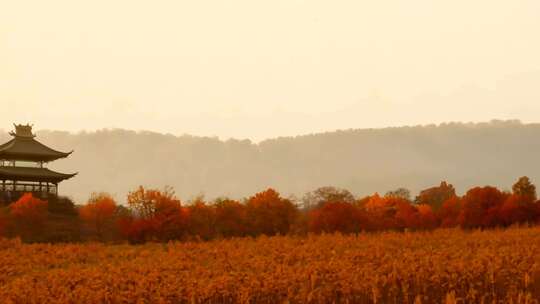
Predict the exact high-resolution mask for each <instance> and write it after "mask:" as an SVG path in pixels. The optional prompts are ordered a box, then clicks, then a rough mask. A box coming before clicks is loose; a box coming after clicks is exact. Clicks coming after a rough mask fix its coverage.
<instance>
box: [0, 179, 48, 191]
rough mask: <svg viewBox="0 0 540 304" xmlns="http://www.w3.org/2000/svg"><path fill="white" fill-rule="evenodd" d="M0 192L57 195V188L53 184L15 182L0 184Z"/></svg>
mask: <svg viewBox="0 0 540 304" xmlns="http://www.w3.org/2000/svg"><path fill="white" fill-rule="evenodd" d="M0 191H1V192H34V193H37V192H40V193H51V194H57V193H58V187H57V186H56V185H55V184H46V183H41V184H39V183H22V182H17V183H15V184H13V183H2V182H0Z"/></svg>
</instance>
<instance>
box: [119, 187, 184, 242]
mask: <svg viewBox="0 0 540 304" xmlns="http://www.w3.org/2000/svg"><path fill="white" fill-rule="evenodd" d="M127 203H128V206H129V208H130V209H131V211H132V213H131V217H129V218H125V217H124V218H122V219H121V220H120V221H119V223H120V225H121V231H122V232H123V233H124V234H125V235H126V236H127V237H128V239H129V240H130V241H133V242H144V241H147V240H160V241H167V240H173V239H180V238H182V237H183V236H184V235H185V234H186V228H187V222H188V216H189V214H188V211H187V210H186V209H185V208H183V207H182V205H181V203H180V200H179V199H177V198H176V196H175V194H174V191H173V190H172V189H171V188H168V187H166V188H165V189H164V190H163V191H160V190H155V189H145V188H144V187H142V186H140V187H139V188H138V189H137V190H135V191H133V192H130V193H129V194H128V197H127Z"/></svg>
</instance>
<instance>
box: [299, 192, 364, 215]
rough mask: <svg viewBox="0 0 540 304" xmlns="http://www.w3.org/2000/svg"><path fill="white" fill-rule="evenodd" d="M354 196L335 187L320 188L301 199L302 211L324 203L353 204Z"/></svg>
mask: <svg viewBox="0 0 540 304" xmlns="http://www.w3.org/2000/svg"><path fill="white" fill-rule="evenodd" d="M354 200H355V199H354V195H352V193H351V192H349V190H346V189H341V188H336V187H320V188H318V189H316V190H314V191H311V192H308V193H306V194H305V195H304V197H303V198H302V203H303V209H305V210H310V209H313V208H318V207H321V206H322V205H323V204H325V203H326V202H345V203H351V204H352V203H353V202H354Z"/></svg>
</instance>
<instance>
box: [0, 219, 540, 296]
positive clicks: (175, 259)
mask: <svg viewBox="0 0 540 304" xmlns="http://www.w3.org/2000/svg"><path fill="white" fill-rule="evenodd" d="M538 299H540V228H511V229H507V230H490V231H462V230H435V231H434V232H410V233H409V232H405V233H397V232H388V233H380V234H359V235H339V234H335V235H319V236H315V235H313V236H308V237H291V236H278V237H269V238H267V237H260V238H257V239H250V238H243V239H230V240H216V241H211V242H188V243H168V244H146V245H140V246H132V245H127V244H126V245H104V244H66V245H48V244H22V243H21V242H19V241H17V240H2V241H0V303H537V302H538Z"/></svg>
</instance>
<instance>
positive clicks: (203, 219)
mask: <svg viewBox="0 0 540 304" xmlns="http://www.w3.org/2000/svg"><path fill="white" fill-rule="evenodd" d="M187 210H188V214H189V223H188V232H189V233H190V234H191V235H194V236H198V237H200V238H202V239H203V240H209V239H211V238H213V237H215V234H216V229H215V228H216V226H215V224H216V214H215V210H214V208H212V207H211V206H209V205H207V204H206V203H205V202H204V199H203V198H202V197H198V198H196V199H195V200H194V201H193V202H192V203H191V204H190V205H189V206H188V207H187Z"/></svg>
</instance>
